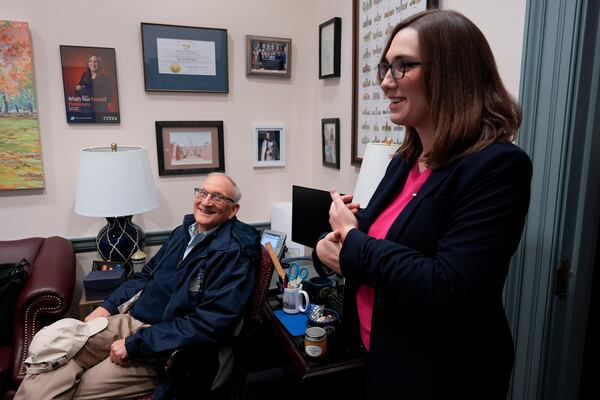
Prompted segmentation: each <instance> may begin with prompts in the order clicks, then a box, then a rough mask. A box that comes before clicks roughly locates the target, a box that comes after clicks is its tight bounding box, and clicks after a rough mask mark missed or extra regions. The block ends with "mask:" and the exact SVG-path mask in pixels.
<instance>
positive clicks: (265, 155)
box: [252, 126, 285, 168]
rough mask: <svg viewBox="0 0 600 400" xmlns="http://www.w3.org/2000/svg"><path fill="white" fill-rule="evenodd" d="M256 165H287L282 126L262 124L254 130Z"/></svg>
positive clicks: (253, 140)
mask: <svg viewBox="0 0 600 400" xmlns="http://www.w3.org/2000/svg"><path fill="white" fill-rule="evenodd" d="M252 143H253V146H252V149H253V160H254V166H255V167H259V168H260V167H283V166H285V134H284V128H283V127H282V126H260V127H255V128H254V130H253V131H252Z"/></svg>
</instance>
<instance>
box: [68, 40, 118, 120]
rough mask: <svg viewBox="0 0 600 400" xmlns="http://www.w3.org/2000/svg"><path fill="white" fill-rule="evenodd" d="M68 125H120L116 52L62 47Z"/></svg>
mask: <svg viewBox="0 0 600 400" xmlns="http://www.w3.org/2000/svg"><path fill="white" fill-rule="evenodd" d="M60 59H61V64H62V75H63V87H64V92H65V108H66V112H67V123H119V122H120V120H121V118H120V113H119V95H118V90H117V65H116V57H115V49H113V48H107V47H80V46H64V45H61V46H60Z"/></svg>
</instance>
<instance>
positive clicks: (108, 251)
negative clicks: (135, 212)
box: [96, 215, 146, 265]
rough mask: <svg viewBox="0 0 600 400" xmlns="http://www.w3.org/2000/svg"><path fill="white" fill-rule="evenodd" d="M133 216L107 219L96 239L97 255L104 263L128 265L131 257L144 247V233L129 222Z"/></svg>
mask: <svg viewBox="0 0 600 400" xmlns="http://www.w3.org/2000/svg"><path fill="white" fill-rule="evenodd" d="M132 218H133V216H131V215H128V216H125V217H107V218H106V220H107V221H108V223H107V224H106V226H105V227H104V228H102V229H101V230H100V232H99V233H98V236H97V237H96V248H97V249H98V253H100V255H101V256H102V258H103V259H104V260H106V261H117V262H124V263H126V264H127V265H130V258H131V256H132V255H133V254H134V253H135V252H136V251H138V250H143V249H144V246H145V245H146V235H144V231H142V229H141V228H140V227H139V226H137V225H136V224H134V223H133V222H131V219H132Z"/></svg>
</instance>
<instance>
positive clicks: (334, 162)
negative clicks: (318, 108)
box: [321, 118, 340, 169]
mask: <svg viewBox="0 0 600 400" xmlns="http://www.w3.org/2000/svg"><path fill="white" fill-rule="evenodd" d="M321 141H322V143H323V147H322V148H323V152H322V154H323V165H324V166H326V167H331V168H337V169H340V119H339V118H325V119H322V120H321Z"/></svg>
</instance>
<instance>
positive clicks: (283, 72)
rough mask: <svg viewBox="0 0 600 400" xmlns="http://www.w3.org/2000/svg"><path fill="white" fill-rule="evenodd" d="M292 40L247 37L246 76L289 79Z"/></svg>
mask: <svg viewBox="0 0 600 400" xmlns="http://www.w3.org/2000/svg"><path fill="white" fill-rule="evenodd" d="M291 66H292V39H285V38H276V37H267V36H253V35H246V75H269V76H278V77H281V78H289V77H290V75H291Z"/></svg>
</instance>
